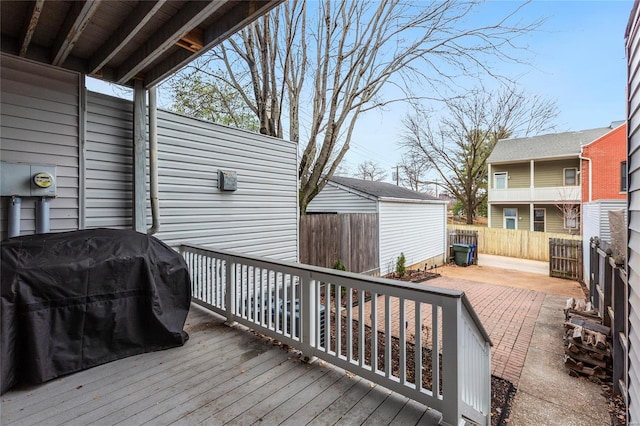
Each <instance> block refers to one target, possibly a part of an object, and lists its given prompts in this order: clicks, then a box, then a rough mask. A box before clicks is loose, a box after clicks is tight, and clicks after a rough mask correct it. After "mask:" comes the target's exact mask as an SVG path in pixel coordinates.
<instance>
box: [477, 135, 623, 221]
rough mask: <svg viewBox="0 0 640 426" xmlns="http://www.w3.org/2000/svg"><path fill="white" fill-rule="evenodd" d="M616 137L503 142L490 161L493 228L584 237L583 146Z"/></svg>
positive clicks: (552, 138)
mask: <svg viewBox="0 0 640 426" xmlns="http://www.w3.org/2000/svg"><path fill="white" fill-rule="evenodd" d="M610 131H611V127H602V128H597V129H590V130H583V131H579V132H565V133H555V134H548V135H541V136H534V137H527V138H513V139H503V140H500V141H498V143H497V144H496V146H495V148H494V149H493V152H492V153H491V155H490V156H489V158H488V159H487V163H488V172H489V182H488V222H489V227H490V228H505V229H520V230H527V231H543V232H556V233H567V234H579V233H580V213H581V203H582V194H581V167H580V163H581V161H580V152H581V146H582V145H585V144H588V143H590V142H592V141H594V140H596V139H597V138H599V137H601V136H603V135H605V134H606V133H608V132H610Z"/></svg>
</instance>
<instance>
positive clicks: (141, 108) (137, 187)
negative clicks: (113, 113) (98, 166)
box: [132, 80, 147, 234]
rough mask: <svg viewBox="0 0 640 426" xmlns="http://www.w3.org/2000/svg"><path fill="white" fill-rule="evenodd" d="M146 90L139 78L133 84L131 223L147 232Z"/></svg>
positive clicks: (135, 228) (135, 227)
mask: <svg viewBox="0 0 640 426" xmlns="http://www.w3.org/2000/svg"><path fill="white" fill-rule="evenodd" d="M146 101H147V100H146V91H145V90H144V87H143V85H142V81H141V80H135V83H134V86H133V193H132V200H133V204H132V214H133V217H132V219H133V220H132V225H133V229H134V230H136V231H137V232H141V233H143V234H146V232H147V206H146V204H147V200H146V198H147V191H146V182H145V176H146V171H145V167H146V157H145V150H146V128H147V125H146V122H147V120H146V111H147V102H146Z"/></svg>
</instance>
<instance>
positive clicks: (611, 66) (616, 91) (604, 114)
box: [87, 0, 633, 181]
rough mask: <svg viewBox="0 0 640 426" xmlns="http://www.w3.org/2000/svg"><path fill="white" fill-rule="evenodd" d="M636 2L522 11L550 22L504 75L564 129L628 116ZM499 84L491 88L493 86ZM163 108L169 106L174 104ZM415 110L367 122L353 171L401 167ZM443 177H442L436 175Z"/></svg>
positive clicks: (501, 7)
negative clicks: (544, 105)
mask: <svg viewBox="0 0 640 426" xmlns="http://www.w3.org/2000/svg"><path fill="white" fill-rule="evenodd" d="M520 4H522V2H514V1H497V0H494V1H489V2H487V3H486V4H484V5H483V6H482V7H483V8H482V10H481V12H480V13H479V14H478V15H477V16H476V17H475V19H478V20H483V19H490V18H492V17H494V16H503V15H504V14H505V13H508V11H512V10H514V9H515V8H517V6H518V5H520ZM632 6H633V2H632V0H625V1H542V0H539V1H534V2H532V3H531V4H528V5H526V7H525V9H524V11H523V12H522V15H521V16H522V17H523V18H524V19H525V20H535V19H537V18H539V17H546V22H545V23H544V24H543V25H542V27H541V28H540V29H539V30H538V31H536V32H534V33H532V34H529V35H528V36H526V38H525V39H523V40H521V44H522V43H525V44H526V45H528V49H527V50H526V51H522V52H521V54H522V56H523V58H524V59H525V60H526V61H527V63H528V64H529V65H528V66H522V65H514V64H511V65H501V66H499V67H498V71H499V73H500V74H503V75H506V76H509V77H514V76H517V81H518V84H519V85H520V87H521V88H523V89H525V90H526V91H527V92H528V93H532V94H540V95H542V96H544V97H546V98H548V99H551V100H555V101H556V103H557V105H558V109H559V115H558V117H557V119H556V123H555V124H556V126H557V129H558V131H572V130H583V129H590V128H595V127H605V126H608V125H609V124H610V123H611V122H612V121H616V120H622V119H624V118H625V79H626V60H625V49H624V31H625V28H626V24H627V20H628V18H629V13H630V12H631V8H632ZM489 84H491V83H489ZM87 85H88V87H89V89H90V90H97V91H100V92H104V93H107V94H111V95H113V94H116V95H118V93H114V92H113V89H111V88H109V87H106V85H104V84H103V83H96V82H95V81H90V79H88V83H87ZM160 106H161V107H167V106H168V104H167V100H166V99H165V100H164V101H163V100H162V92H160ZM407 112H408V108H407V106H405V105H402V104H393V106H389V107H388V108H386V109H385V110H384V111H372V112H369V113H367V114H366V115H365V116H363V117H361V119H360V120H359V122H358V124H357V127H356V129H355V134H354V138H353V140H352V142H351V149H350V151H349V152H348V153H347V155H346V156H345V166H346V168H348V169H350V170H352V171H353V170H355V169H356V168H357V165H358V164H360V163H362V162H363V161H366V160H370V161H375V162H377V163H378V164H379V165H380V166H381V167H383V168H384V169H385V170H386V171H387V172H388V176H387V180H389V181H390V180H391V171H392V169H394V168H395V165H396V164H397V163H399V162H400V158H401V152H400V149H399V148H398V145H397V141H398V140H399V138H400V136H401V134H402V132H403V126H402V119H403V117H404V116H405V115H406V113H407ZM431 178H435V176H431Z"/></svg>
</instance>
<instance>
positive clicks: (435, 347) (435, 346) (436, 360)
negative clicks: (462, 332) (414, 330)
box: [420, 305, 440, 397]
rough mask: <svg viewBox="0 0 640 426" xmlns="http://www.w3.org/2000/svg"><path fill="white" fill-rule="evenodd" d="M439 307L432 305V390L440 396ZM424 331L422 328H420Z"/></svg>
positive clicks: (435, 394)
mask: <svg viewBox="0 0 640 426" xmlns="http://www.w3.org/2000/svg"><path fill="white" fill-rule="evenodd" d="M438 310H439V307H438V306H436V305H431V380H432V381H431V390H432V392H433V395H434V396H436V397H438V396H440V334H439V330H440V323H439V320H438ZM420 333H422V330H420Z"/></svg>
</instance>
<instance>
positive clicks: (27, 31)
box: [19, 0, 44, 58]
mask: <svg viewBox="0 0 640 426" xmlns="http://www.w3.org/2000/svg"><path fill="white" fill-rule="evenodd" d="M43 6H44V0H36V1H34V2H31V6H30V9H29V13H28V14H27V18H26V22H25V23H24V28H23V30H22V34H21V35H20V40H19V43H20V52H19V55H20V56H22V57H23V58H24V57H25V56H27V49H29V44H31V38H32V37H33V33H34V32H35V31H36V27H37V26H38V19H40V13H41V12H42V7H43Z"/></svg>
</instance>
